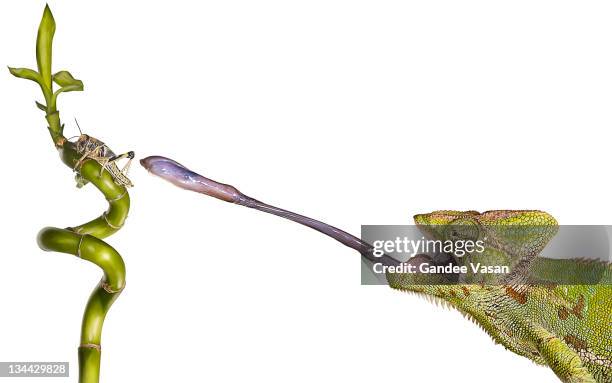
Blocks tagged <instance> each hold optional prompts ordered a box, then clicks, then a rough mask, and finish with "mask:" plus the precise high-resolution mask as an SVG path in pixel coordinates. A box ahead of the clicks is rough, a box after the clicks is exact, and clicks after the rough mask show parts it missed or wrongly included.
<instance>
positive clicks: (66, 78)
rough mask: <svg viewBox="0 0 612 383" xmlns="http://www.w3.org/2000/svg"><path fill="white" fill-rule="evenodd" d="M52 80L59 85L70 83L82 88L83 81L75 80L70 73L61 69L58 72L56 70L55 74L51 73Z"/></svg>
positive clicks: (68, 84)
mask: <svg viewBox="0 0 612 383" xmlns="http://www.w3.org/2000/svg"><path fill="white" fill-rule="evenodd" d="M53 81H55V83H56V84H57V85H59V86H61V87H65V86H71V85H78V86H80V87H81V89H80V90H83V89H82V88H83V81H81V80H77V79H76V78H74V77H72V75H71V74H70V72H68V71H66V70H63V71H60V72H57V73H56V74H54V75H53Z"/></svg>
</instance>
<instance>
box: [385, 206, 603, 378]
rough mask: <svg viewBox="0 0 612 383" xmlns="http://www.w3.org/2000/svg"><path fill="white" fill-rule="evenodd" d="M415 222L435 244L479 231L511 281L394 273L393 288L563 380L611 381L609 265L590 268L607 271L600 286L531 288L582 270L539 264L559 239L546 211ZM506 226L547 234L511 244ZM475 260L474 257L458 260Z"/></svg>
mask: <svg viewBox="0 0 612 383" xmlns="http://www.w3.org/2000/svg"><path fill="white" fill-rule="evenodd" d="M415 222H416V224H417V225H418V226H419V227H420V228H421V230H422V231H423V232H424V234H425V235H427V236H429V237H432V238H433V239H437V240H447V239H448V238H449V237H448V234H449V233H448V228H449V227H452V228H457V227H464V228H465V230H459V231H460V232H462V233H463V234H467V233H472V234H473V233H478V234H477V236H478V237H479V238H481V239H482V238H487V239H486V240H485V241H484V242H485V252H487V254H489V255H493V256H494V258H495V255H497V258H496V260H497V261H499V259H502V258H504V259H506V261H507V264H509V265H512V266H513V267H514V268H512V269H511V270H513V271H512V272H511V274H510V276H509V277H498V278H506V279H501V280H499V281H498V282H500V283H499V284H490V283H487V284H485V283H476V281H475V279H470V278H475V276H469V275H468V277H467V282H469V283H465V284H459V285H440V284H438V285H436V284H435V283H436V281H439V278H440V275H426V274H391V273H388V274H387V279H388V281H389V284H390V286H391V287H393V288H396V289H399V290H403V291H409V292H415V293H418V294H423V295H426V296H430V297H434V298H435V299H438V300H442V301H444V302H447V303H448V304H450V306H452V307H454V308H456V309H457V310H459V311H460V312H462V313H463V314H465V315H466V316H468V317H469V318H470V319H472V320H473V321H474V322H476V323H477V324H478V325H480V326H481V327H482V328H483V329H484V330H485V331H486V332H487V333H488V334H489V335H490V336H491V337H492V338H493V339H494V340H495V341H496V342H497V343H501V344H502V345H504V346H505V347H506V348H507V349H509V350H510V351H512V352H514V353H516V354H519V355H522V356H524V357H527V358H529V359H531V360H533V361H534V362H536V363H538V364H542V365H547V366H549V367H550V368H551V369H552V370H553V371H554V372H555V374H556V375H557V376H558V377H559V378H560V379H561V381H563V382H572V383H578V382H580V383H586V382H598V383H610V382H612V323H611V321H610V318H611V313H612V286H611V285H610V284H609V282H610V280H611V279H612V269H611V267H610V265H609V264H607V265H606V264H594V265H590V267H591V268H592V267H599V268H601V269H600V270H599V271H600V272H601V275H602V278H603V279H604V281H603V283H602V284H599V285H576V284H558V285H549V286H543V285H530V284H527V282H528V281H529V279H531V278H544V279H546V277H547V275H548V276H551V275H550V274H553V271H552V270H556V271H555V272H554V274H555V276H557V275H558V273H559V272H561V273H563V272H564V271H563V270H565V268H567V270H570V269H571V270H573V272H576V271H575V270H579V271H578V272H581V271H580V270H581V269H580V265H578V268H577V269H576V263H577V262H579V261H572V260H552V259H546V258H535V256H536V255H537V254H538V253H539V252H540V251H541V250H542V249H543V248H544V246H546V244H547V243H548V241H549V240H550V239H551V238H552V237H553V236H554V234H555V233H556V230H557V223H556V220H555V219H554V218H553V217H552V216H550V215H549V214H547V213H545V212H541V211H512V210H504V211H489V212H485V213H482V214H480V213H478V212H474V211H468V212H461V211H436V212H433V213H429V214H420V215H417V216H415ZM508 225H516V226H517V227H519V229H520V226H521V225H524V226H526V227H533V226H534V225H535V226H538V227H540V228H541V229H542V230H539V231H537V233H536V234H533V232H530V230H528V229H525V230H524V231H523V232H522V235H519V236H514V237H512V238H509V237H510V236H505V237H504V235H500V234H499V233H500V232H504V231H503V230H502V231H500V230H499V229H500V227H501V226H508ZM468 228H469V229H470V230H468ZM546 228H549V229H550V230H546ZM454 234H455V235H456V234H457V233H456V232H455V233H454ZM460 235H461V233H460ZM468 237H469V236H468ZM469 261H470V257H469V256H467V257H464V258H463V260H460V262H464V263H465V262H469ZM572 263H574V264H572ZM514 270H521V272H519V273H516V272H514ZM417 278H418V279H417ZM569 278H570V279H571V277H569ZM415 281H417V283H419V284H415ZM428 281H429V283H428ZM479 282H480V281H479ZM485 282H486V281H485ZM438 283H439V282H438Z"/></svg>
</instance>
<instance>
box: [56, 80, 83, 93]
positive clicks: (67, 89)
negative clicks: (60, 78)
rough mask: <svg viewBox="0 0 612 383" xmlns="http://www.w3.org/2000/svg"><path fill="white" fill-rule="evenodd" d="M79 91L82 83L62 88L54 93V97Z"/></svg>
mask: <svg viewBox="0 0 612 383" xmlns="http://www.w3.org/2000/svg"><path fill="white" fill-rule="evenodd" d="M80 90H83V83H81V84H75V85H67V86H63V87H61V88H59V89H58V90H56V91H55V95H56V96H57V95H58V94H60V93H62V92H74V91H80Z"/></svg>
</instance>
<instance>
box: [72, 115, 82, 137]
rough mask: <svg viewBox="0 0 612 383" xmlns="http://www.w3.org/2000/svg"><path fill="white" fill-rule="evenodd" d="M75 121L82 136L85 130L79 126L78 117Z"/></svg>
mask: <svg viewBox="0 0 612 383" xmlns="http://www.w3.org/2000/svg"><path fill="white" fill-rule="evenodd" d="M74 122H76V126H77V128H78V129H79V133H80V134H81V136H82V135H83V131H82V130H81V127H80V126H79V122H78V121H77V119H76V117H75V118H74Z"/></svg>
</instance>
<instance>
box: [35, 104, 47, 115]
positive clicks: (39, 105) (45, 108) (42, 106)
mask: <svg viewBox="0 0 612 383" xmlns="http://www.w3.org/2000/svg"><path fill="white" fill-rule="evenodd" d="M34 102H35V103H36V106H37V107H38V109H40V110H42V111H43V112H46V111H47V107H46V106H45V105H43V104H41V103H40V102H38V101H34Z"/></svg>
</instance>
